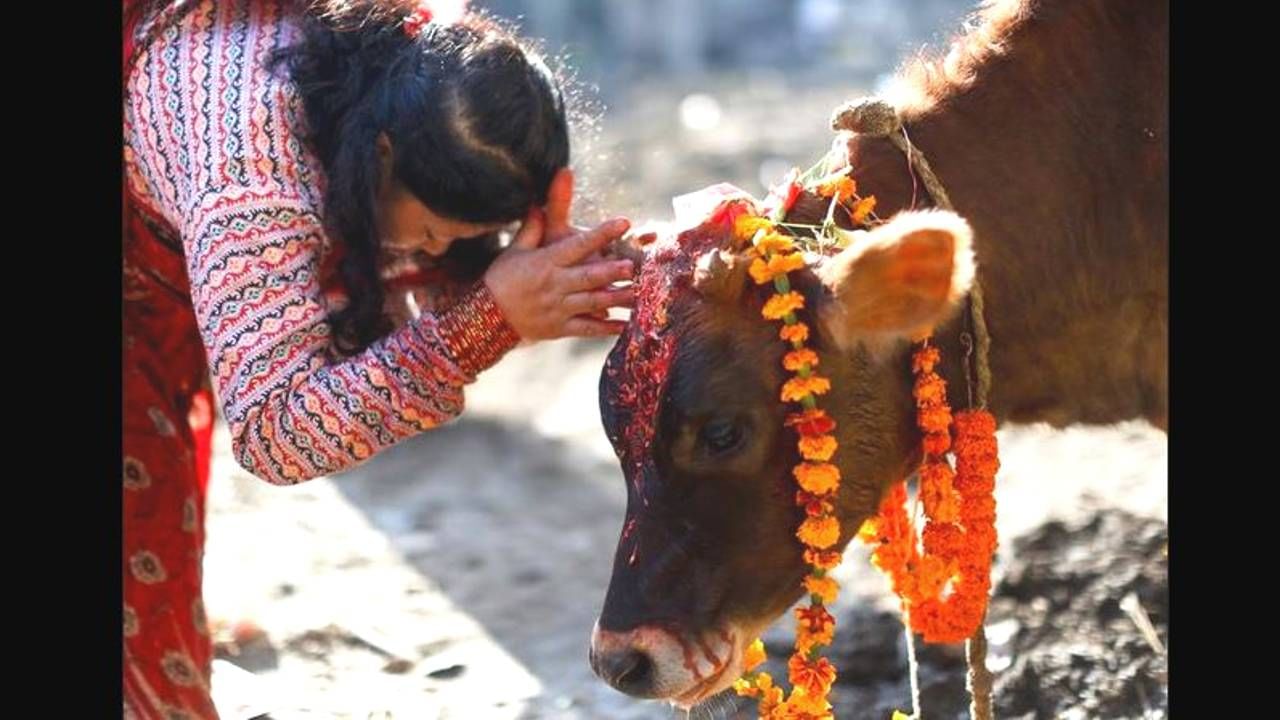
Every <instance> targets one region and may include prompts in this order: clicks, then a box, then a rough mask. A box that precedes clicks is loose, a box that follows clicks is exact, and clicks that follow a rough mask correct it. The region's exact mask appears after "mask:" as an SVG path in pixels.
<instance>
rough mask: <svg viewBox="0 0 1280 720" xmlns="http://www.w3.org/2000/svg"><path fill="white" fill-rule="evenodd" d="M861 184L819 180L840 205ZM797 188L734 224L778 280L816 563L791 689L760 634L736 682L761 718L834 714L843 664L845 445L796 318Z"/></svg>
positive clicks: (756, 263) (805, 535) (761, 268)
mask: <svg viewBox="0 0 1280 720" xmlns="http://www.w3.org/2000/svg"><path fill="white" fill-rule="evenodd" d="M855 188H856V186H855V185H854V184H853V180H852V179H851V178H848V177H844V178H843V179H841V178H831V179H830V180H829V181H824V182H823V184H820V186H819V192H820V193H822V194H824V195H826V196H834V201H833V202H835V203H843V202H845V201H846V200H850V199H854V192H855ZM797 194H798V189H797V186H796V184H795V182H794V181H792V182H791V184H790V185H789V186H788V187H786V188H784V190H783V192H782V193H781V194H780V195H779V196H778V197H779V198H780V199H781V201H780V202H777V203H776V204H775V205H774V206H773V209H772V211H771V212H770V214H769V217H767V218H761V217H754V216H743V217H740V218H738V220H737V222H736V223H735V228H734V229H735V234H736V236H737V239H738V240H739V241H740V242H744V243H745V242H748V241H749V242H750V244H751V246H750V249H749V251H748V252H749V253H750V254H751V255H752V256H753V257H752V261H751V265H750V267H749V272H750V274H751V277H752V279H754V280H755V282H756V283H757V284H760V285H764V284H766V283H772V284H773V289H774V294H773V295H772V296H771V297H769V299H768V300H767V301H766V302H765V304H764V308H763V309H762V311H761V315H763V316H764V318H765V319H766V320H779V321H781V322H782V327H781V328H780V329H779V331H778V337H779V338H781V339H782V340H784V341H785V342H787V343H788V345H789V351H788V352H787V353H786V354H785V355H784V356H783V358H782V366H783V369H785V370H786V371H787V372H790V373H794V375H793V376H792V377H790V378H788V379H787V381H786V382H785V383H784V384H783V386H782V390H781V392H780V393H779V397H780V399H781V400H782V402H785V403H795V404H797V405H799V408H797V411H796V412H792V413H790V414H788V415H787V419H786V425H787V426H788V427H790V428H792V429H794V430H795V431H796V435H797V436H798V438H799V441H798V445H797V447H798V449H799V451H800V456H801V458H802V461H801V462H800V463H799V464H798V465H796V467H795V468H794V469H793V470H792V474H793V475H794V476H795V479H796V485H797V486H798V487H799V490H798V491H797V492H796V504H797V505H798V506H800V507H801V508H803V509H804V512H805V518H804V520H803V521H802V522H801V524H800V527H799V528H798V529H797V530H796V537H797V538H798V539H799V540H800V542H801V544H803V545H804V548H805V550H804V559H805V562H806V563H807V564H808V565H809V566H810V570H809V574H808V575H807V576H806V577H805V578H804V587H805V590H806V591H807V592H808V593H809V606H808V607H803V608H797V609H796V641H795V652H794V654H792V656H791V658H790V660H789V661H788V663H787V675H788V677H789V679H790V680H791V693H790V695H786V696H785V697H784V693H783V691H782V689H781V688H778V687H776V686H775V685H774V684H773V678H772V677H770V676H769V674H768V673H765V672H755V667H756V666H758V665H759V664H760V663H761V662H763V661H764V646H763V645H762V644H760V641H759V640H756V641H755V643H754V644H753V645H752V646H751V649H750V650H748V653H747V661H746V673H745V674H744V675H743V676H742V677H741V678H740V679H739V680H738V681H737V682H735V683H734V689H735V690H737V692H738V694H740V695H745V696H747V697H754V698H758V699H759V701H760V707H759V710H760V717H761V718H764V719H768V720H781V719H782V718H786V719H787V720H832V719H833V718H834V717H835V716H834V714H833V712H832V708H831V703H830V702H829V701H828V699H827V697H828V694H829V693H830V692H831V686H832V684H834V683H835V679H836V668H835V666H834V665H832V664H831V661H830V660H828V659H827V658H825V657H822V656H821V654H820V653H821V650H822V648H824V647H826V646H827V645H829V644H830V643H831V640H832V638H833V637H835V624H836V621H835V618H834V617H832V615H831V613H830V612H828V611H827V609H826V606H827V605H829V604H830V603H832V602H834V601H835V599H836V595H837V593H838V591H839V585H838V584H837V583H836V581H835V580H834V579H832V578H831V577H830V576H829V575H828V574H827V573H828V572H829V571H830V570H831V569H833V568H835V567H836V566H837V565H839V564H840V552H839V551H837V550H833V549H831V548H833V547H834V546H835V545H836V544H837V543H839V541H840V534H841V527H840V521H839V520H838V519H837V518H836V516H835V498H836V493H837V492H838V491H839V489H840V469H839V468H837V467H836V466H835V465H834V464H832V463H831V462H829V461H830V460H831V458H832V456H833V455H834V454H835V451H836V449H837V448H838V447H839V443H838V442H837V441H836V438H835V436H834V435H833V434H832V433H833V431H834V430H835V429H836V422H835V420H833V419H832V418H831V416H830V415H828V414H827V413H826V412H825V411H823V410H822V409H820V408H819V407H818V404H817V397H818V396H821V395H824V394H826V393H827V392H828V391H830V390H831V381H830V380H829V379H827V378H825V377H822V376H821V375H818V374H817V373H816V372H814V368H815V367H816V366H817V365H818V355H817V353H815V352H813V351H812V350H810V349H809V348H807V347H806V346H805V342H806V341H807V340H808V339H809V328H808V326H807V325H805V324H804V323H802V322H800V321H799V319H798V318H797V317H796V311H797V310H800V309H802V308H804V296H803V295H801V294H800V293H798V292H796V291H794V290H792V289H791V283H790V281H789V280H788V277H787V274H788V273H789V272H791V271H793V270H799V269H802V268H804V267H805V261H804V256H803V254H802V253H801V252H800V249H799V248H798V247H797V246H796V243H795V241H794V240H793V239H792V238H791V237H790V236H788V235H784V234H782V233H780V232H778V230H777V223H779V222H781V221H782V218H783V217H785V215H786V212H787V210H789V209H790V204H791V203H792V202H794V200H795V197H796V195H797Z"/></svg>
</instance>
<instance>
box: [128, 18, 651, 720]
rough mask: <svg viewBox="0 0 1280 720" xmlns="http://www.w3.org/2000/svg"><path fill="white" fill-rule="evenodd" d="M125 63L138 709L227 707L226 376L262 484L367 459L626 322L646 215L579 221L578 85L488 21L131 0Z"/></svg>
mask: <svg viewBox="0 0 1280 720" xmlns="http://www.w3.org/2000/svg"><path fill="white" fill-rule="evenodd" d="M124 68H125V74H124V76H125V88H124V89H125V97H124V102H125V123H124V137H125V152H124V166H125V187H126V193H125V244H124V297H125V319H124V391H125V395H124V397H125V413H124V455H125V457H124V513H125V518H124V522H125V543H124V558H123V560H124V603H125V604H124V661H125V665H124V689H125V711H126V715H130V714H132V715H135V716H137V717H142V718H152V717H158V718H214V717H216V716H217V713H216V710H215V709H214V707H213V704H212V702H211V700H210V697H209V677H210V667H211V665H210V663H211V656H212V649H211V644H210V640H209V638H208V629H207V624H206V620H205V615H204V609H203V604H202V601H201V580H200V565H201V557H202V553H203V547H204V535H203V523H204V497H205V493H204V486H205V483H206V481H207V474H208V437H209V435H208V434H209V431H210V426H211V423H210V413H209V404H208V403H209V401H210V399H211V398H212V395H211V394H210V393H209V392H208V391H207V390H204V389H202V388H203V386H204V379H205V378H206V377H211V378H212V381H213V389H214V390H216V392H217V397H218V399H219V401H220V403H221V406H220V407H221V411H222V413H223V415H224V416H225V418H226V421H227V423H228V426H229V428H230V430H231V437H232V441H233V445H234V451H235V456H236V458H237V460H238V461H239V463H240V464H241V465H243V466H244V467H245V468H246V469H248V470H249V471H251V472H253V473H254V474H255V475H257V476H259V477H261V478H263V479H265V480H267V481H269V482H272V483H278V484H291V483H297V482H301V481H303V480H307V479H310V478H314V477H317V476H320V475H326V474H329V473H333V472H337V471H340V470H343V469H346V468H349V467H352V466H353V465H355V464H357V463H359V462H361V461H363V460H366V459H368V458H369V457H371V456H372V455H374V454H375V453H377V452H379V451H380V450H383V449H385V448H387V447H389V446H391V445H392V444H394V443H396V442H398V441H400V440H403V439H405V438H407V437H410V436H412V435H414V434H416V433H419V432H422V431H424V430H427V429H429V428H432V427H435V426H437V425H439V424H440V423H443V422H445V421H447V420H449V419H451V418H453V417H454V416H456V415H458V413H460V412H461V411H462V408H463V388H464V387H465V386H466V385H467V384H468V383H470V382H472V381H473V380H474V379H475V377H476V375H477V374H478V373H480V372H482V371H484V370H485V369H486V368H488V367H490V366H492V365H493V364H494V363H496V362H497V361H498V360H499V359H500V358H501V357H502V356H503V355H504V354H505V353H506V352H507V351H508V350H510V349H511V348H512V347H514V346H515V345H516V343H517V342H518V341H520V340H522V339H523V340H527V341H536V340H544V339H550V338H557V337H565V336H592V335H605V334H612V333H616V332H617V331H618V330H619V329H620V323H618V322H617V321H611V320H609V319H608V318H607V310H608V309H609V308H611V307H627V306H629V305H630V303H631V293H630V291H629V290H627V289H618V288H614V287H613V283H614V282H616V281H619V280H625V279H628V278H629V277H630V274H631V270H632V268H631V264H630V262H628V261H625V260H623V261H618V260H609V259H604V258H603V252H602V251H603V250H604V248H606V246H607V245H608V244H609V243H610V242H612V241H613V240H615V239H616V238H618V237H619V236H620V235H621V234H622V233H623V232H624V231H625V230H626V227H627V224H626V221H625V220H614V221H611V222H608V223H605V224H603V225H601V226H600V227H598V228H595V229H593V230H591V231H582V230H579V229H576V228H574V227H572V226H570V224H569V217H568V212H569V202H570V196H571V195H572V177H571V175H570V174H569V171H568V170H567V169H566V168H567V165H568V161H569V139H568V128H567V122H566V117H565V107H564V101H563V98H562V97H561V92H560V89H559V87H558V85H557V82H556V79H555V77H554V76H553V74H552V73H551V72H550V71H549V70H548V69H547V67H546V66H545V64H544V63H543V62H542V60H541V59H540V58H539V56H538V55H537V53H536V52H535V51H534V50H533V49H531V48H530V47H529V46H527V45H526V44H524V43H522V42H521V41H520V40H518V39H517V38H516V37H515V36H514V35H513V34H512V33H511V32H510V30H508V29H507V28H506V27H504V26H503V25H501V24H500V23H498V22H496V21H494V20H492V19H490V18H487V17H485V16H483V15H479V14H474V13H472V14H464V13H454V14H452V15H446V14H445V13H443V12H439V11H437V12H436V13H435V14H433V13H432V12H431V10H429V9H425V8H422V7H417V6H413V5H406V4H405V3H398V2H354V1H352V0H347V1H346V2H333V1H330V2H323V3H321V2H311V3H308V4H303V3H301V2H289V1H288V0H203V1H200V2H185V1H182V0H179V1H178V2H167V3H156V2H152V3H144V4H139V3H131V2H129V1H128V0H126V2H125V58H124ZM544 207H545V211H544V210H543V209H542V208H544ZM516 222H519V223H520V225H519V231H518V232H517V233H516V234H515V237H514V239H513V240H512V242H511V245H510V247H509V248H507V249H506V250H503V251H501V252H498V248H497V243H496V241H495V238H496V237H497V234H498V233H499V231H502V230H504V229H505V228H508V227H509V226H512V225H513V224H514V223H516ZM409 287H413V288H414V292H413V293H406V289H407V288H409ZM406 298H407V302H405V300H406ZM424 306H425V308H424Z"/></svg>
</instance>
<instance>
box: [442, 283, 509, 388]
mask: <svg viewBox="0 0 1280 720" xmlns="http://www.w3.org/2000/svg"><path fill="white" fill-rule="evenodd" d="M436 330H437V332H438V333H439V335H440V339H441V341H442V342H443V343H444V346H445V350H446V351H447V352H448V353H449V355H450V356H451V357H452V358H453V360H454V362H455V363H457V365H458V367H459V368H461V369H462V371H463V372H464V373H466V374H468V375H470V376H472V377H475V376H476V375H478V374H480V373H481V372H482V371H484V370H487V369H489V368H490V367H493V366H494V365H495V364H496V363H497V362H498V360H500V359H502V356H504V355H506V354H507V353H508V352H510V351H511V349H512V348H514V347H515V346H516V345H517V344H518V343H519V342H520V335H519V334H518V333H517V332H516V331H515V328H513V327H511V323H509V322H507V318H506V316H505V315H503V314H502V310H501V308H499V307H498V304H497V303H496V302H495V301H494V299H493V294H492V293H490V292H489V286H488V285H487V284H485V282H484V281H483V280H480V281H478V282H476V284H475V285H473V286H472V287H471V289H470V290H468V291H467V292H466V293H465V294H464V295H463V296H462V297H461V298H459V299H458V301H457V302H456V303H454V304H452V305H450V306H449V307H448V308H446V309H445V310H444V311H442V312H440V313H439V314H438V315H437V316H436Z"/></svg>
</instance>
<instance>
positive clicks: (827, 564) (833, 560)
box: [804, 548, 843, 570]
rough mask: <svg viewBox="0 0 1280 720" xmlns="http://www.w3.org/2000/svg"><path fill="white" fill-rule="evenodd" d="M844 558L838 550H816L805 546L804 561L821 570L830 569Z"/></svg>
mask: <svg viewBox="0 0 1280 720" xmlns="http://www.w3.org/2000/svg"><path fill="white" fill-rule="evenodd" d="M841 559H843V558H842V556H841V554H840V552H839V551H837V550H814V549H813V548H805V551H804V561H805V562H806V563H808V564H809V565H812V566H814V567H815V568H818V569H819V570H830V569H832V568H834V567H835V566H837V565H839V564H840V560H841Z"/></svg>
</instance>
